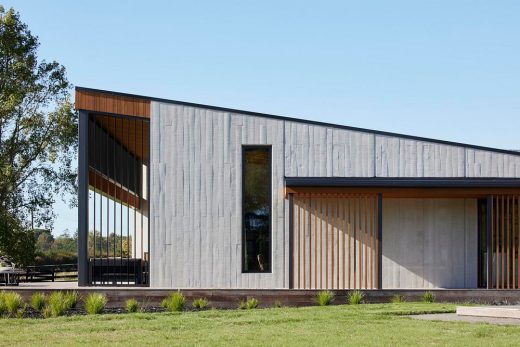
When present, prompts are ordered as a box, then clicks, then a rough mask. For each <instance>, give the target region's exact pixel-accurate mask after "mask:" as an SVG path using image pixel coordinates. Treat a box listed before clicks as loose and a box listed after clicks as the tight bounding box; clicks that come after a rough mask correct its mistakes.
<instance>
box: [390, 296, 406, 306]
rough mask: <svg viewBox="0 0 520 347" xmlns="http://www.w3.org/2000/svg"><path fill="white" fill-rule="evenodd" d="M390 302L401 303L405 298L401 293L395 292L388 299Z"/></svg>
mask: <svg viewBox="0 0 520 347" xmlns="http://www.w3.org/2000/svg"><path fill="white" fill-rule="evenodd" d="M390 302H391V303H392V304H401V303H403V302H405V298H404V296H402V295H399V294H396V295H394V296H392V298H391V299H390Z"/></svg>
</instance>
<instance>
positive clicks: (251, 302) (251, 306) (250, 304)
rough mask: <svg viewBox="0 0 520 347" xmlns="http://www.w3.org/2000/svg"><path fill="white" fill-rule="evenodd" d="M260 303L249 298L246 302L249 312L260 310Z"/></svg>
mask: <svg viewBox="0 0 520 347" xmlns="http://www.w3.org/2000/svg"><path fill="white" fill-rule="evenodd" d="M258 304H259V301H258V300H257V299H255V298H248V299H247V301H246V308H247V309H248V310H253V309H255V308H258Z"/></svg>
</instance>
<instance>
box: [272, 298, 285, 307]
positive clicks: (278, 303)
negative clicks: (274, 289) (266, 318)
mask: <svg viewBox="0 0 520 347" xmlns="http://www.w3.org/2000/svg"><path fill="white" fill-rule="evenodd" d="M273 307H274V308H281V307H283V305H282V303H281V301H279V300H276V301H275V302H273Z"/></svg>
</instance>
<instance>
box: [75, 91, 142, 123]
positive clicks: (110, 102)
mask: <svg viewBox="0 0 520 347" xmlns="http://www.w3.org/2000/svg"><path fill="white" fill-rule="evenodd" d="M75 107H76V109H77V110H85V111H92V112H97V113H107V114H115V115H122V116H132V117H141V118H150V113H151V112H150V100H149V99H145V98H140V97H135V96H128V95H120V94H116V93H108V92H102V91H97V90H92V89H86V88H76V99H75Z"/></svg>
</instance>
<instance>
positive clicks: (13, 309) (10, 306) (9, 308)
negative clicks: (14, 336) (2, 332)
mask: <svg viewBox="0 0 520 347" xmlns="http://www.w3.org/2000/svg"><path fill="white" fill-rule="evenodd" d="M3 301H4V305H5V312H6V313H7V314H8V315H9V316H10V317H14V316H16V314H17V312H18V310H20V309H22V308H23V306H24V302H23V299H22V296H21V295H20V294H18V293H16V292H8V293H4V294H3Z"/></svg>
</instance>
